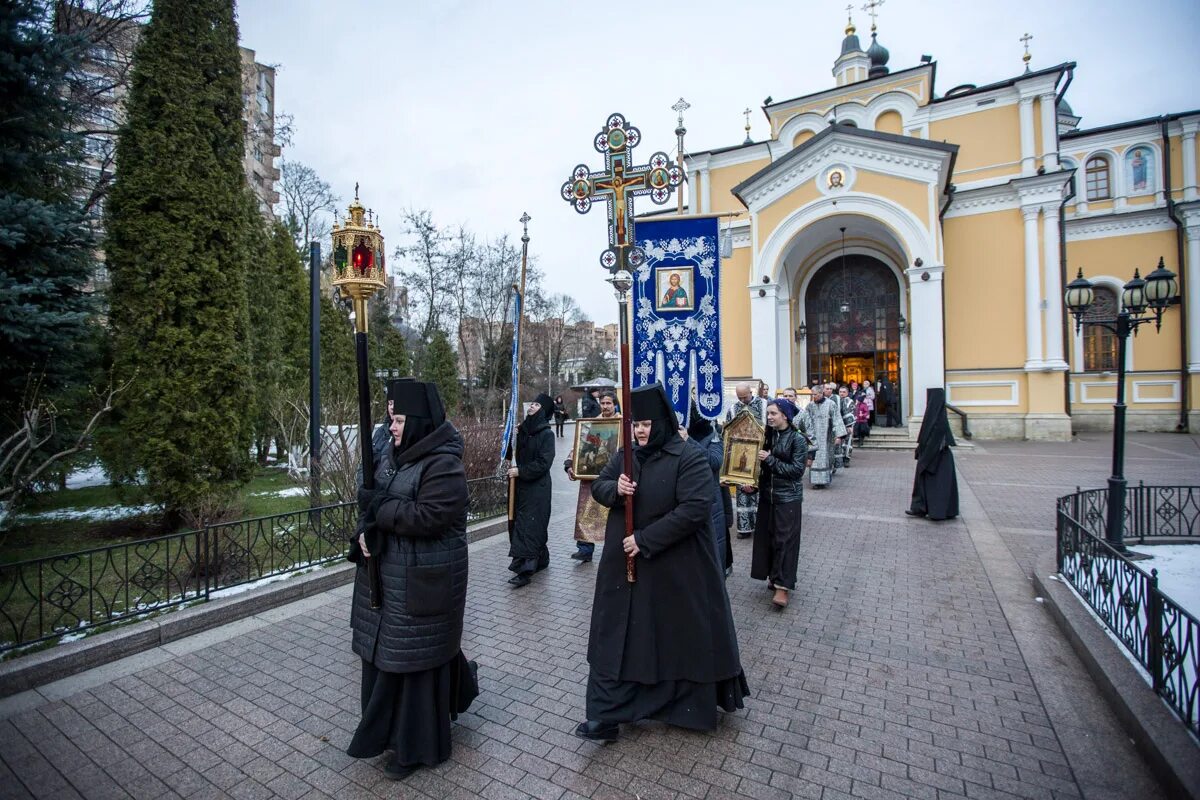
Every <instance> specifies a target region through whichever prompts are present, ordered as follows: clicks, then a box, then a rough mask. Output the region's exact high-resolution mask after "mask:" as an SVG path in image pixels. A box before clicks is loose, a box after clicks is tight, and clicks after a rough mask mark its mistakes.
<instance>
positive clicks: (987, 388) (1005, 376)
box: [946, 370, 1029, 414]
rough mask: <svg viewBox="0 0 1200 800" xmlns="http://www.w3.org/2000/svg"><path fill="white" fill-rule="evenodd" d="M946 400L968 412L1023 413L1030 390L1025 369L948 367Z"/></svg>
mask: <svg viewBox="0 0 1200 800" xmlns="http://www.w3.org/2000/svg"><path fill="white" fill-rule="evenodd" d="M946 402H948V403H950V404H951V405H954V406H957V407H959V408H961V409H963V410H964V411H966V412H967V413H968V414H1024V413H1025V412H1026V411H1027V410H1028V405H1029V392H1028V389H1027V387H1026V385H1025V372H1024V371H1023V370H996V371H994V372H991V371H982V372H980V371H975V370H966V371H963V370H946Z"/></svg>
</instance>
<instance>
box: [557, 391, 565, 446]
mask: <svg viewBox="0 0 1200 800" xmlns="http://www.w3.org/2000/svg"><path fill="white" fill-rule="evenodd" d="M566 423H567V404H566V403H565V402H563V399H562V395H561V394H560V395H559V396H558V397H556V398H554V433H555V434H556V435H557V436H558V438H560V439H561V438H562V437H563V426H564V425H566Z"/></svg>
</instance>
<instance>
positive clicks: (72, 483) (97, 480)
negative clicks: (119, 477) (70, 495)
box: [67, 464, 108, 489]
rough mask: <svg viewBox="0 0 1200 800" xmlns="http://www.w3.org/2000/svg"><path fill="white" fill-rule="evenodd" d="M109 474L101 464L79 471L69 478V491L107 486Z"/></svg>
mask: <svg viewBox="0 0 1200 800" xmlns="http://www.w3.org/2000/svg"><path fill="white" fill-rule="evenodd" d="M107 484H108V473H107V472H105V471H104V467H102V466H100V465H99V464H92V465H91V466H90V467H84V468H83V469H77V470H75V471H74V472H72V473H71V474H70V475H68V476H67V488H68V489H83V488H85V487H88V486H106V485H107Z"/></svg>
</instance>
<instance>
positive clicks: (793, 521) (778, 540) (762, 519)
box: [750, 497, 804, 591]
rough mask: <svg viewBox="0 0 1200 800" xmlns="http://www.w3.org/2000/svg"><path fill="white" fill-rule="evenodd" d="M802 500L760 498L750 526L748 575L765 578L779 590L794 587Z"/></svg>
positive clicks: (802, 507) (802, 508)
mask: <svg viewBox="0 0 1200 800" xmlns="http://www.w3.org/2000/svg"><path fill="white" fill-rule="evenodd" d="M803 510H804V501H803V500H795V501H793V502H790V503H775V502H772V501H771V500H768V499H767V498H765V497H764V498H762V499H761V500H759V503H758V523H757V524H756V525H755V526H754V551H753V556H752V559H751V562H750V577H751V578H754V579H755V580H764V579H765V580H769V581H770V582H771V583H773V584H774V585H775V586H776V587H778V588H780V589H787V590H788V591H791V590H793V589H795V588H796V570H797V568H798V566H799V564H800V527H801V525H800V521H801V513H802V512H803Z"/></svg>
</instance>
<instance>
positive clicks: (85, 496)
mask: <svg viewBox="0 0 1200 800" xmlns="http://www.w3.org/2000/svg"><path fill="white" fill-rule="evenodd" d="M295 487H296V484H295V483H294V482H293V481H292V480H291V479H290V478H288V475H287V471H286V470H282V469H270V468H261V469H257V470H256V471H255V473H254V477H253V478H252V479H251V481H250V482H249V483H248V484H246V485H245V486H244V487H242V491H241V493H240V496H239V508H240V511H239V512H238V513H237V514H236V515H235V517H234V518H235V519H248V518H252V517H265V516H269V515H272V514H283V513H287V512H289V511H299V510H301V509H305V508H308V506H309V502H308V496H307V494H299V495H292V496H285V497H280V496H278V495H277V494H276V493H278V492H280V491H283V490H287V489H294V488H295ZM149 502H150V500H149V498H148V497H147V495H146V490H145V487H142V486H120V487H112V486H87V487H84V488H82V489H64V490H61V491H57V492H46V493H44V494H40V495H38V496H36V497H34V498H33V499H32V500H31V501H30V502H29V503H27V504H26V505H24V506H22V507H21V509H20V510H19V511H18V512H17V520H16V521H15V523H14V524H13V526H12V527H11V528H10V529H9V530H7V531H0V564H11V563H12V562H14V561H24V560H26V559H30V558H41V557H43V556H50V555H57V554H59V553H70V552H74V551H77V550H86V549H89V548H92V547H103V546H105V545H110V544H116V543H119V542H127V541H130V540H133V539H145V538H148V537H151V536H161V535H163V534H167V533H174V532H176V530H183V529H182V528H178V529H175V530H169V529H168V528H167V527H166V526H165V525H164V524H163V522H162V518H161V516H160V515H159V514H158V513H156V512H153V511H152V512H148V513H144V514H139V515H137V516H123V517H120V518H117V519H40V520H39V519H36V518H35V517H36V515H38V514H41V513H45V512H48V511H60V510H83V509H89V508H104V507H111V506H135V507H136V506H142V505H146V504H148V503H149Z"/></svg>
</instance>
